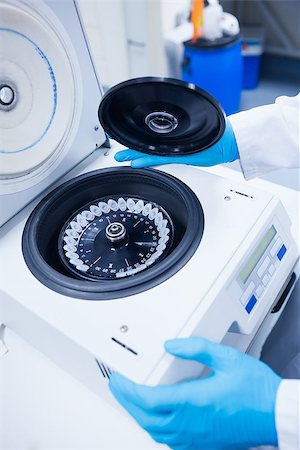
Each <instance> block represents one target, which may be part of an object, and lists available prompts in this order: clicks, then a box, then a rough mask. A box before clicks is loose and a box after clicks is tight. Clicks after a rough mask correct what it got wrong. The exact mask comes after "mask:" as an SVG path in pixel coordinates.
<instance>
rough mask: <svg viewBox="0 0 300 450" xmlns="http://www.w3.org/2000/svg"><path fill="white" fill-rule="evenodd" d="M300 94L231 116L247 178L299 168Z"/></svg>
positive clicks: (280, 98) (281, 98)
mask: <svg viewBox="0 0 300 450" xmlns="http://www.w3.org/2000/svg"><path fill="white" fill-rule="evenodd" d="M299 113H300V94H298V95H297V96H296V97H278V98H277V99H276V101H275V103H274V104H272V105H265V106H259V107H257V108H253V109H250V110H248V111H243V112H240V113H237V114H233V115H231V116H229V117H228V118H229V120H230V122H231V125H232V128H233V131H234V134H235V138H236V141H237V145H238V149H239V154H240V163H241V167H242V170H243V173H244V176H245V178H246V179H251V178H254V177H258V176H261V175H264V174H265V173H267V172H270V171H272V170H275V169H282V168H295V167H299V160H300V155H299V153H300V142H299V139H300V138H299V128H300V117H299Z"/></svg>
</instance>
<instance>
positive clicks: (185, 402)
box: [110, 338, 281, 450]
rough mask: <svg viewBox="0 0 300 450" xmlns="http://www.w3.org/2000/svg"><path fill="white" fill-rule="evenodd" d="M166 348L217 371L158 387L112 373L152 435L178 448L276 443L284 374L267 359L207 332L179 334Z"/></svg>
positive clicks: (115, 388)
mask: <svg viewBox="0 0 300 450" xmlns="http://www.w3.org/2000/svg"><path fill="white" fill-rule="evenodd" d="M165 348H166V350H167V352H169V353H171V354H172V355H175V356H178V357H180V358H184V359H193V360H196V361H198V362H200V363H202V364H205V365H207V366H209V367H210V368H211V369H212V370H213V372H212V374H211V375H209V376H208V377H207V378H202V379H201V378H199V379H195V380H192V381H187V382H182V383H179V384H175V385H161V386H155V387H150V386H143V385H137V384H135V383H133V382H132V381H130V380H128V379H127V378H125V377H123V376H122V375H120V374H117V373H114V374H113V375H112V377H111V379H110V389H111V391H112V393H113V394H114V396H115V397H116V399H117V400H118V401H119V402H120V403H121V405H122V406H123V407H124V408H125V409H126V410H127V411H128V412H129V413H130V414H131V415H132V416H133V417H134V419H135V420H136V421H137V422H138V423H139V424H140V425H141V426H142V427H143V428H144V429H145V430H146V431H147V432H148V433H149V434H150V435H151V436H152V438H153V439H155V440H156V441H157V442H160V443H164V444H167V445H168V446H169V447H171V448H172V449H175V450H187V449H189V450H199V449H205V450H207V449H219V448H227V449H231V450H232V449H236V448H239V449H240V448H245V447H246V448H248V447H249V446H258V445H277V433H276V427H275V399H276V393H277V390H278V386H279V383H280V381H281V378H280V377H279V376H278V375H276V374H275V373H274V372H273V371H272V370H271V369H270V368H269V367H268V366H267V365H265V364H264V363H262V362H261V361H259V360H257V359H255V358H252V357H251V356H248V355H245V354H244V353H240V352H238V351H237V350H234V349H233V348H231V347H227V346H224V345H220V344H215V343H213V342H211V341H208V340H206V339H203V338H189V339H174V340H171V341H167V342H166V344H165Z"/></svg>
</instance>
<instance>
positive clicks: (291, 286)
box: [271, 272, 296, 314]
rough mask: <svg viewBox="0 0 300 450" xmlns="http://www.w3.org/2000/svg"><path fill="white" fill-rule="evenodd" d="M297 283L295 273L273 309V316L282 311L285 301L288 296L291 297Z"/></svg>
mask: <svg viewBox="0 0 300 450" xmlns="http://www.w3.org/2000/svg"><path fill="white" fill-rule="evenodd" d="M295 281H296V274H295V272H293V273H292V275H291V277H290V279H289V282H288V284H287V285H286V287H285V288H284V291H283V292H282V294H281V296H280V297H279V300H278V302H277V303H276V305H275V306H274V307H273V309H272V311H271V314H274V313H277V312H278V311H280V309H281V307H282V305H283V304H284V302H285V299H286V298H287V296H288V295H289V293H290V292H291V290H292V288H293V286H294V284H295Z"/></svg>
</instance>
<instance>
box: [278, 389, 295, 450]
mask: <svg viewBox="0 0 300 450" xmlns="http://www.w3.org/2000/svg"><path fill="white" fill-rule="evenodd" d="M275 420H276V430H277V436H278V447H279V449H280V450H296V449H298V450H299V449H300V380H282V381H281V383H280V385H279V388H278V392H277V397H276V405H275Z"/></svg>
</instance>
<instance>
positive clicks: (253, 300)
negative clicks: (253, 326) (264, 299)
mask: <svg viewBox="0 0 300 450" xmlns="http://www.w3.org/2000/svg"><path fill="white" fill-rule="evenodd" d="M256 302H257V299H256V297H255V295H252V297H251V298H250V300H249V302H248V303H247V305H246V311H247V313H248V314H250V313H251V311H252V309H253V306H254V305H255V303H256Z"/></svg>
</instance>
